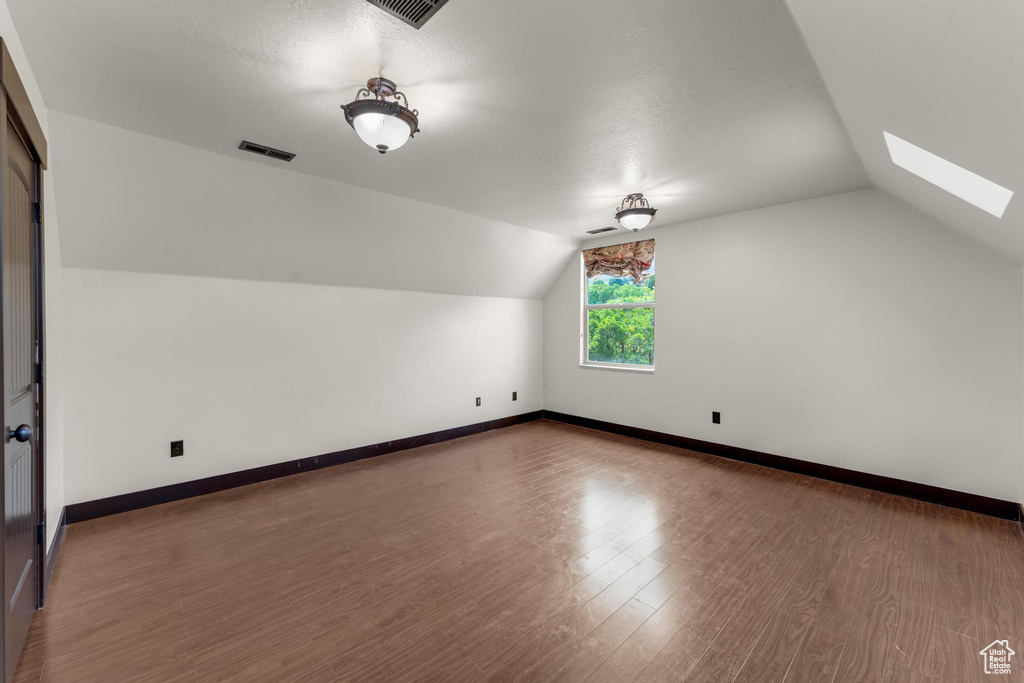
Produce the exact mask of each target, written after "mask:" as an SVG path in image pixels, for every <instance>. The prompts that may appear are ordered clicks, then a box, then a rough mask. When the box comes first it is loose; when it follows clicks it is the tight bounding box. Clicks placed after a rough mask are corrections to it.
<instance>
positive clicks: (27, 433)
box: [7, 425, 32, 442]
mask: <svg viewBox="0 0 1024 683" xmlns="http://www.w3.org/2000/svg"><path fill="white" fill-rule="evenodd" d="M7 438H8V439H14V440H15V441H21V442H25V441H28V440H29V439H31V438H32V428H31V427H29V426H28V425H20V426H19V427H18V428H17V429H12V430H10V431H9V432H7Z"/></svg>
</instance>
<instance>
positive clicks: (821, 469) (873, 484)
mask: <svg viewBox="0 0 1024 683" xmlns="http://www.w3.org/2000/svg"><path fill="white" fill-rule="evenodd" d="M543 412H544V419H546V420H552V421H554V422H564V423H566V424H571V425H577V426H579V427H587V428H588V429H596V430H599V431H602V432H610V433H612V434H620V435H622V436H631V437H633V438H635V439H643V440H644V441H653V442H655V443H661V444H667V445H669V446H678V447H679V448H686V449H688V450H691V451H698V452H700V453H706V454H708V455H717V456H721V457H723V458H729V459H731V460H742V461H743V462H749V463H753V464H755V465H763V466H765V467H773V468H775V469H779V470H785V471H787V472H794V473H796V474H806V475H808V476H811V477H817V478H818V479H827V480H828V481H834V482H838V483H840V484H849V485H851V486H859V487H861V488H866V489H873V490H875V491H881V492H883V493H893V494H896V495H899V496H906V497H908V498H916V499H918V500H924V501H928V502H929V503H938V504H939V505H945V506H947V507H953V508H959V509H961V510H969V511H971V512H979V513H981V514H983V515H990V516H992V517H1001V518H1003V519H1009V520H1015V521H1016V520H1021V519H1024V517H1022V515H1024V512H1022V506H1021V505H1019V504H1018V503H1013V502H1010V501H1007V500H999V499H998V498H989V497H987V496H979V495H977V494H975V493H964V492H962V491H954V490H952V489H944V488H939V487H938V486H931V485H929V484H919V483H917V482H912V481H904V480H902V479H894V478H892V477H884V476H882V475H879V474H869V473H867V472H858V471H856V470H848V469H845V468H843V467H835V466H833V465H823V464H821V463H816V462H809V461H807V460H797V459H796V458H788V457H786V456H782V455H772V454H771V453H762V452H760V451H752V450H750V449H747V448H739V447H737V446H726V445H723V444H718V443H713V442H711V441H702V440H700V439H691V438H690V437H686V436H677V435H675V434H666V433H664V432H655V431H652V430H650V429H641V428H640V427H630V426H628V425H620V424H615V423H614V422H604V421H602V420H594V419H591V418H589V417H579V416H577V415H567V414H565V413H559V412H555V411H553V410H545V411H543Z"/></svg>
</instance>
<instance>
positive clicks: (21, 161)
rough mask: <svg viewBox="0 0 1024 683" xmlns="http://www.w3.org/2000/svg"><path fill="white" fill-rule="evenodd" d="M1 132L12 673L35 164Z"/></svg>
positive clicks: (22, 555)
mask: <svg viewBox="0 0 1024 683" xmlns="http://www.w3.org/2000/svg"><path fill="white" fill-rule="evenodd" d="M6 125H7V130H6V135H5V137H4V143H5V144H4V145H3V147H4V153H3V156H4V159H3V177H2V178H0V183H2V191H3V196H2V198H0V200H2V203H3V215H2V216H0V220H2V221H3V222H2V223H0V232H2V237H3V239H2V244H0V248H2V250H3V284H2V287H3V307H4V317H3V356H4V374H3V381H4V420H5V424H6V428H5V429H4V430H3V434H4V467H5V468H6V469H5V471H4V584H5V585H4V597H5V599H6V601H5V603H4V604H5V609H6V613H5V615H4V631H5V632H4V654H5V656H4V662H5V669H6V672H5V679H6V680H7V681H10V680H11V679H12V678H13V677H14V670H15V668H16V667H17V665H18V655H19V654H20V653H21V647H22V645H24V643H25V635H26V634H27V632H28V626H29V623H30V622H31V620H32V613H33V612H34V611H35V608H36V605H37V600H38V591H39V586H38V583H37V580H36V578H37V571H36V570H37V568H38V567H37V563H38V562H39V557H38V554H39V546H38V544H37V543H36V534H35V527H36V519H37V518H38V505H39V501H38V500H37V496H36V495H35V492H36V482H35V476H36V462H35V460H36V458H37V457H38V454H37V453H36V450H37V448H36V442H37V441H38V438H37V435H36V426H37V416H38V412H37V410H38V404H37V387H36V362H37V360H38V354H39V330H38V319H37V317H36V310H37V309H36V305H37V297H38V296H39V292H38V291H37V289H38V279H37V269H38V267H39V265H38V263H37V261H36V243H35V242H36V239H37V234H38V232H37V230H36V226H37V223H36V215H35V203H36V198H37V194H36V177H37V176H36V168H35V163H34V162H33V160H32V157H31V155H30V154H29V151H28V149H27V148H26V146H25V143H24V142H23V141H22V139H21V136H20V135H18V133H17V131H16V129H15V127H14V126H13V125H12V124H11V122H10V121H9V120H8V121H7V122H6Z"/></svg>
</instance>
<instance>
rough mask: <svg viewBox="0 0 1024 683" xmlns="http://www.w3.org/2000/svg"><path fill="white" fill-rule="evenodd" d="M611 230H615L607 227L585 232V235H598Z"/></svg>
mask: <svg viewBox="0 0 1024 683" xmlns="http://www.w3.org/2000/svg"><path fill="white" fill-rule="evenodd" d="M613 230H615V228H613V227H612V226H610V225H609V226H608V227H607V228H597V229H596V230H587V234H588V235H600V234H601V233H602V232H612V231H613Z"/></svg>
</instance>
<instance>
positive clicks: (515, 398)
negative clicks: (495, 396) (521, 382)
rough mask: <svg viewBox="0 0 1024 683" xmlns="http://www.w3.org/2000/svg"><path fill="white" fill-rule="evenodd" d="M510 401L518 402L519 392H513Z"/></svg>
mask: <svg viewBox="0 0 1024 683" xmlns="http://www.w3.org/2000/svg"><path fill="white" fill-rule="evenodd" d="M512 400H513V401H518V400H519V392H518V391H513V392H512Z"/></svg>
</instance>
